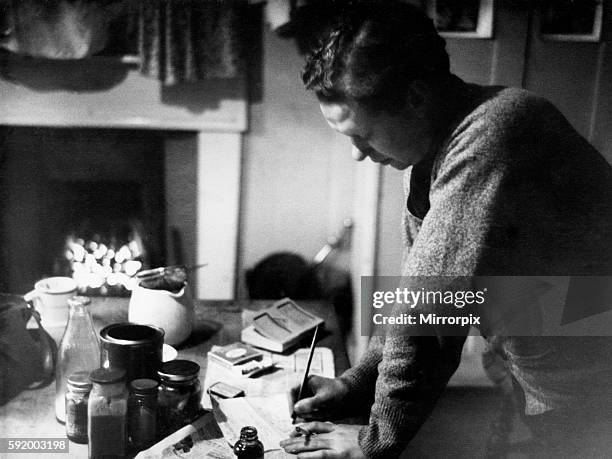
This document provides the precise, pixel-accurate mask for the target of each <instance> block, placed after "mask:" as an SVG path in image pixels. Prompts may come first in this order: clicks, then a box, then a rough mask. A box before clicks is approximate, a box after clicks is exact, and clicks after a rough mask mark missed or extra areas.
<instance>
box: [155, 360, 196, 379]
mask: <svg viewBox="0 0 612 459" xmlns="http://www.w3.org/2000/svg"><path fill="white" fill-rule="evenodd" d="M199 372H200V365H198V364H197V363H195V362H192V361H191V360H171V361H170V362H165V363H162V366H161V368H160V369H159V370H158V371H157V374H158V375H159V377H160V378H161V379H162V380H164V381H189V380H190V379H194V378H196V377H197V376H198V373H199Z"/></svg>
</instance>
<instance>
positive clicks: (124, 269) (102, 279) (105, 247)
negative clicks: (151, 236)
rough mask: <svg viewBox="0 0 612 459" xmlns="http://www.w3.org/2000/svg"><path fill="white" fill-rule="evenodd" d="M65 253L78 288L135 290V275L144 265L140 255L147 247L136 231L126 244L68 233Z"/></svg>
mask: <svg viewBox="0 0 612 459" xmlns="http://www.w3.org/2000/svg"><path fill="white" fill-rule="evenodd" d="M96 239H98V238H96ZM64 256H65V258H66V260H67V261H68V262H69V264H70V267H71V270H72V277H73V278H74V280H75V281H76V282H77V285H78V286H79V290H81V291H86V290H87V289H99V290H100V294H102V295H106V294H107V293H108V288H109V287H119V288H121V287H124V288H126V289H127V290H132V289H133V288H134V287H135V286H136V280H135V279H134V275H135V274H136V273H137V272H138V271H139V270H140V269H142V267H143V263H142V261H140V260H139V258H142V257H143V256H144V249H143V244H142V241H140V240H139V238H138V236H137V235H136V236H134V237H133V238H132V240H130V241H129V242H128V243H126V244H117V243H114V242H110V243H108V244H104V243H102V242H96V241H95V240H90V241H85V240H83V239H82V238H79V237H76V236H74V235H69V236H67V237H66V245H65V253H64Z"/></svg>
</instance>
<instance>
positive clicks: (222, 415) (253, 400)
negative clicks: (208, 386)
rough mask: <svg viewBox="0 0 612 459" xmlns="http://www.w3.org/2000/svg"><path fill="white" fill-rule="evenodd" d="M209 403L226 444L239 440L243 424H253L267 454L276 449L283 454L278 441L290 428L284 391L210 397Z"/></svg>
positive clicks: (285, 436)
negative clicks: (258, 395)
mask: <svg viewBox="0 0 612 459" xmlns="http://www.w3.org/2000/svg"><path fill="white" fill-rule="evenodd" d="M212 404H213V413H214V415H215V419H216V420H217V424H218V425H219V428H220V429H221V432H223V437H225V439H226V440H227V442H228V443H229V444H235V443H236V442H237V441H238V440H239V439H240V429H241V428H242V427H244V426H253V427H255V428H256V429H257V434H258V438H259V441H261V442H262V443H263V446H264V452H265V453H266V454H267V455H269V454H268V453H271V452H273V451H277V452H278V454H283V456H284V453H283V452H282V450H281V447H280V446H279V443H280V442H281V440H283V439H285V438H287V437H288V436H289V433H290V432H291V430H292V429H293V426H292V424H291V413H290V412H289V403H288V398H287V395H286V394H277V395H273V396H268V397H237V398H229V399H221V398H218V397H215V396H213V397H212Z"/></svg>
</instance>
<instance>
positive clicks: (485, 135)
mask: <svg viewBox="0 0 612 459" xmlns="http://www.w3.org/2000/svg"><path fill="white" fill-rule="evenodd" d="M484 120H485V117H482V116H477V114H476V115H475V116H474V117H473V118H472V119H471V120H469V122H467V121H465V120H464V122H463V123H462V124H461V125H460V126H459V127H458V128H457V129H456V130H455V132H454V134H453V136H451V138H450V140H449V143H448V144H447V145H446V148H445V150H444V152H443V154H444V156H443V159H442V161H441V163H440V165H439V166H438V170H437V174H436V175H435V178H434V180H433V181H432V184H431V189H430V203H431V206H430V209H429V211H428V213H427V215H426V216H425V218H424V219H423V222H422V225H421V228H420V231H419V234H418V236H417V237H416V239H415V240H414V243H413V245H412V247H411V249H410V252H409V254H408V256H407V257H406V259H405V261H404V266H403V276H405V277H404V279H408V277H407V276H473V275H476V274H480V273H481V271H480V270H481V267H482V263H483V262H484V260H485V258H488V257H489V256H490V253H489V251H490V249H491V246H490V242H491V238H492V236H493V239H494V238H495V235H494V234H493V233H495V232H496V231H498V229H499V228H503V227H504V223H503V220H504V213H505V211H504V210H503V206H502V205H501V203H502V202H503V201H502V199H501V198H502V196H512V195H511V194H510V195H508V194H507V193H509V192H511V190H509V188H511V187H512V185H511V184H512V183H516V180H515V177H512V176H513V173H512V172H511V171H510V169H511V167H510V166H509V164H511V163H512V162H511V161H507V160H506V158H507V157H509V155H508V153H509V152H510V151H511V150H512V147H511V146H512V144H513V142H509V141H508V139H506V138H505V135H506V132H507V129H504V128H503V126H499V129H495V123H491V122H489V121H490V118H489V120H488V121H484ZM492 124H493V125H494V126H493V128H492ZM514 145H516V144H514ZM464 279H466V281H467V279H469V277H465V278H464ZM470 287H471V285H470V286H467V288H470ZM403 307H404V306H401V305H396V307H395V311H394V315H395V314H396V313H402V312H405V313H410V312H411V313H413V314H414V312H417V313H418V312H423V313H426V312H434V313H437V314H438V315H439V316H448V315H464V314H466V313H467V312H466V310H465V309H466V308H464V309H458V308H455V307H454V306H453V305H450V306H448V307H446V308H445V307H443V306H441V305H440V304H437V305H429V306H427V305H418V306H417V308H416V309H413V310H402V308H403ZM406 309H409V308H407V307H406ZM414 327H415V328H413V329H411V328H410V327H409V326H406V325H401V326H396V327H388V328H387V330H386V333H387V336H386V340H385V344H384V348H383V353H382V360H381V362H380V364H379V366H378V379H377V381H376V389H375V401H374V404H373V406H372V410H371V415H370V421H369V425H368V426H365V427H364V428H362V429H361V431H360V433H359V443H360V446H361V449H362V450H363V452H364V453H365V454H366V456H367V457H371V458H389V457H396V456H398V455H399V454H400V453H401V452H402V450H403V449H404V448H405V446H406V444H407V443H408V442H409V441H410V440H411V438H412V437H413V436H414V435H415V433H416V432H417V430H418V429H419V427H420V426H421V425H422V423H423V422H424V421H425V419H426V418H427V416H428V414H429V413H430V411H431V410H432V408H433V406H434V404H435V402H436V400H437V398H438V396H439V394H440V393H441V391H442V390H443V389H444V387H445V386H446V383H447V382H448V380H449V378H450V377H451V376H452V374H453V373H454V371H455V370H456V368H457V366H458V364H459V361H460V357H461V350H462V347H463V343H464V341H465V337H466V335H467V332H468V331H469V329H468V327H460V328H458V329H454V330H449V329H448V328H445V329H443V330H442V329H437V327H438V326H436V325H427V326H424V325H415V326H414ZM425 327H429V329H424V328H425Z"/></svg>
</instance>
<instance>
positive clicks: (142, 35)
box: [135, 0, 247, 85]
mask: <svg viewBox="0 0 612 459" xmlns="http://www.w3.org/2000/svg"><path fill="white" fill-rule="evenodd" d="M246 7H247V4H246V2H244V1H242V2H241V1H240V0H140V1H139V2H138V4H137V5H136V10H135V13H136V22H137V28H138V43H139V55H140V59H141V64H140V70H141V72H142V73H143V74H144V75H147V76H151V77H155V78H158V79H159V80H160V81H162V82H163V83H164V84H166V85H172V84H176V83H179V82H189V81H197V80H204V79H210V78H235V77H238V76H241V75H242V74H243V72H244V71H245V68H244V67H245V64H244V57H245V56H244V55H243V51H242V45H241V32H242V28H243V21H244V14H245V8H246Z"/></svg>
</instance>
